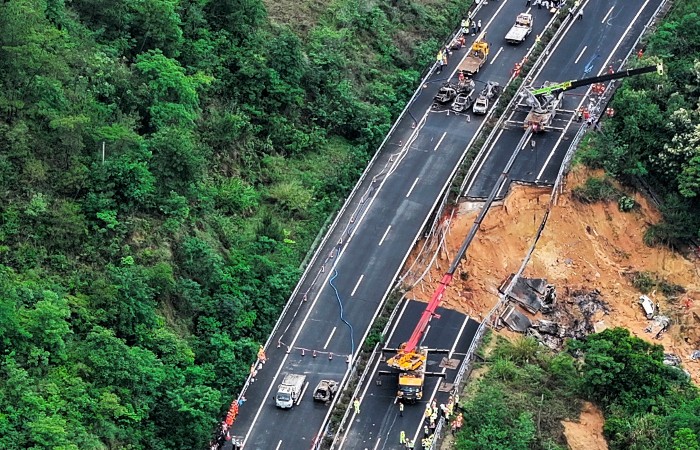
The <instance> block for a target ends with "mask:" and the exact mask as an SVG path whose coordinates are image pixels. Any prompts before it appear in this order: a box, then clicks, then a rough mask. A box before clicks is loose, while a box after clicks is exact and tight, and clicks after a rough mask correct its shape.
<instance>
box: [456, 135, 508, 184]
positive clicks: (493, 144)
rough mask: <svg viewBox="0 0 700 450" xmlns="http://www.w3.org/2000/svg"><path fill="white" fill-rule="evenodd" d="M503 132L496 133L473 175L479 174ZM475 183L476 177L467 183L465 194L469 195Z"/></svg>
mask: <svg viewBox="0 0 700 450" xmlns="http://www.w3.org/2000/svg"><path fill="white" fill-rule="evenodd" d="M504 131H505V130H501V131H499V132H498V135H497V136H496V137H495V138H494V140H493V142H491V146H490V147H489V149H488V151H487V152H486V154H485V155H484V156H483V157H482V158H481V162H480V163H479V167H477V169H476V170H475V171H474V173H475V174H478V173H479V172H481V168H482V167H484V164H486V160H487V159H489V155H490V154H491V152H492V151H493V147H494V146H495V145H496V142H498V140H499V139H500V138H501V135H502V134H503V132H504ZM475 181H476V176H475V175H474V176H473V177H472V179H471V181H470V182H469V185H468V186H467V187H466V188H465V189H464V193H465V194H469V190H470V189H471V188H472V186H474V182H475Z"/></svg>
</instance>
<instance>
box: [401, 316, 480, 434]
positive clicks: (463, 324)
mask: <svg viewBox="0 0 700 450" xmlns="http://www.w3.org/2000/svg"><path fill="white" fill-rule="evenodd" d="M468 322H469V316H465V318H464V322H462V327H461V328H460V329H459V333H458V334H457V337H456V338H455V341H454V343H453V344H452V348H451V349H450V353H448V355H447V357H448V358H451V357H452V354H453V353H454V352H455V349H456V348H457V343H458V342H459V340H460V339H461V337H462V333H463V332H464V328H465V327H466V326H467V323H468ZM445 372H447V368H446V367H443V368H442V373H445ZM439 388H440V382H439V381H438V382H437V383H436V384H435V389H433V394H432V395H431V396H430V398H429V399H428V400H427V403H430V402H431V401H432V400H433V399H434V398H435V394H437V391H438V389H439ZM421 428H423V421H422V420H421V421H420V423H419V424H418V429H417V430H416V433H415V434H414V435H413V442H416V441H417V440H418V435H419V434H420V433H421Z"/></svg>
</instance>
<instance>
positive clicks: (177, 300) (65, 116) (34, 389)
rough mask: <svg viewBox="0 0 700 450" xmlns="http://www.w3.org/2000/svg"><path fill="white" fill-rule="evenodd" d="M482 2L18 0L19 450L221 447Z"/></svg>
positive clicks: (3, 325)
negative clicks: (391, 146) (273, 338)
mask: <svg viewBox="0 0 700 450" xmlns="http://www.w3.org/2000/svg"><path fill="white" fill-rule="evenodd" d="M272 6H273V7H274V8H275V13H276V14H277V16H276V17H278V18H279V17H284V13H283V11H279V7H280V4H279V3H274V4H272ZM468 6H469V4H467V3H465V2H462V1H458V0H447V1H444V2H441V3H440V4H437V3H433V2H423V1H420V0H401V1H400V2H393V3H387V4H385V3H383V2H379V3H376V4H375V3H364V2H356V1H353V0H336V1H331V2H327V4H326V5H324V6H323V11H321V12H318V13H317V15H316V16H315V17H313V24H309V23H306V24H305V25H304V26H303V27H298V28H293V27H294V24H293V23H290V24H285V23H284V22H281V21H280V20H274V21H273V20H272V19H270V16H269V15H268V13H267V9H266V6H265V4H263V3H262V2H261V1H260V0H113V1H108V2H105V1H96V0H72V1H63V0H7V1H3V2H0V31H1V32H0V115H1V118H2V120H0V205H1V210H0V358H1V359H0V448H2V449H7V450H13V449H37V450H38V449H55V450H71V449H76V450H77V449H79V450H98V449H130V450H138V449H148V450H159V449H169V450H171V449H197V448H202V447H204V446H206V443H207V442H208V441H209V439H210V438H211V437H212V435H213V432H214V429H215V426H216V425H217V423H219V421H220V420H221V419H222V417H223V416H222V413H223V412H224V411H225V410H226V409H228V405H229V404H230V402H231V401H232V400H233V399H234V398H235V397H236V396H237V394H238V392H239V389H240V388H241V386H242V383H243V381H244V380H245V377H246V375H247V374H248V368H249V367H250V364H251V363H252V362H253V361H254V360H255V356H256V352H257V349H258V345H259V344H260V343H262V342H264V341H265V339H266V338H267V335H268V334H269V332H270V330H271V329H272V327H273V325H274V323H275V321H276V319H277V316H278V314H279V312H280V310H281V308H282V306H283V305H284V303H285V302H286V300H287V298H288V296H289V294H290V293H291V290H292V288H293V286H294V285H295V283H296V281H297V280H298V278H299V276H300V273H301V270H300V266H301V265H302V262H303V260H304V258H305V255H306V254H307V252H308V251H309V249H310V248H311V245H312V242H313V241H314V239H315V238H316V236H317V235H318V233H319V232H320V231H321V230H322V229H323V227H324V223H325V222H326V221H327V219H328V218H329V217H330V216H332V214H333V213H334V212H335V211H337V209H338V208H339V206H340V205H341V204H342V201H343V199H344V198H345V196H346V195H347V193H348V192H349V190H350V189H351V187H352V186H353V185H354V183H355V181H356V180H357V179H358V177H359V175H360V173H361V172H362V170H363V169H364V167H365V165H366V163H367V161H368V160H369V158H370V157H371V156H372V154H373V153H374V151H375V150H376V148H377V146H378V144H379V142H380V141H381V140H382V138H383V137H384V135H385V134H386V132H387V131H388V130H389V127H390V125H391V122H392V120H393V119H394V118H395V117H396V116H397V115H398V113H399V112H400V111H401V110H402V109H403V107H404V105H405V102H406V101H407V99H408V98H409V97H410V95H411V94H412V92H413V90H414V88H415V85H416V83H417V82H418V80H419V79H420V75H421V71H423V70H424V69H425V68H426V67H427V66H428V64H429V63H430V62H432V61H433V60H434V55H435V51H436V49H437V48H439V46H440V42H442V39H444V38H445V37H446V36H448V35H449V34H450V32H451V30H452V28H453V27H454V26H456V25H457V24H458V22H459V18H460V17H461V15H462V14H463V13H464V12H465V11H466V8H467V7H468ZM288 7H289V6H288ZM291 7H294V5H292V6H291Z"/></svg>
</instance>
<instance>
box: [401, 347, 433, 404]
mask: <svg viewBox="0 0 700 450" xmlns="http://www.w3.org/2000/svg"><path fill="white" fill-rule="evenodd" d="M427 360H428V349H427V348H423V347H421V348H418V349H417V351H416V352H415V354H414V360H413V361H412V362H409V363H408V365H403V369H408V370H402V371H401V372H400V373H399V383H398V386H399V390H398V392H397V394H396V396H397V397H398V398H399V401H403V402H406V403H416V402H417V401H419V400H420V399H422V398H423V384H424V382H425V363H426V361H427Z"/></svg>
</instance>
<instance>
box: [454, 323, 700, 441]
mask: <svg viewBox="0 0 700 450" xmlns="http://www.w3.org/2000/svg"><path fill="white" fill-rule="evenodd" d="M493 344H494V345H489V346H488V347H491V349H490V350H489V351H488V352H487V354H485V355H483V356H484V359H485V361H486V366H487V370H486V372H485V374H484V376H483V377H482V378H480V379H479V381H477V382H476V383H473V384H472V385H470V386H469V388H468V392H467V395H466V396H465V397H464V400H463V401H462V405H461V407H462V411H463V416H464V427H463V428H462V430H461V432H459V433H458V434H457V436H456V441H455V448H456V449H457V450H502V449H509V450H565V449H567V448H568V447H567V445H566V440H565V438H564V435H563V431H564V427H563V425H562V423H561V421H562V420H576V419H577V418H578V415H579V412H580V409H581V402H582V401H583V400H587V401H590V402H593V403H595V404H596V405H598V406H600V407H601V408H602V409H603V412H604V414H605V426H604V434H605V437H606V439H607V441H608V446H609V448H610V450H626V449H629V450H700V440H699V439H698V438H699V437H700V395H698V390H697V388H696V387H695V386H694V385H693V384H692V382H690V380H689V378H688V376H687V375H686V374H685V372H683V371H682V370H681V369H679V368H677V367H673V366H668V365H665V364H664V363H663V359H664V350H663V347H662V346H660V345H653V344H649V343H648V342H646V341H644V340H642V339H640V338H637V337H634V336H631V335H630V333H629V331H627V330H625V329H623V328H615V329H611V330H605V331H603V332H601V333H597V334H593V335H590V336H588V337H587V338H586V339H584V340H579V341H569V343H568V345H567V347H566V349H565V351H563V352H561V353H558V354H554V353H552V352H551V351H549V349H547V348H546V347H544V346H542V345H540V344H539V343H538V342H537V341H536V340H534V339H533V338H522V339H519V340H516V341H513V342H509V341H507V340H505V339H503V338H500V337H499V338H498V340H497V341H496V342H494V343H493Z"/></svg>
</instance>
